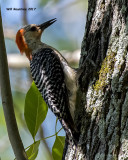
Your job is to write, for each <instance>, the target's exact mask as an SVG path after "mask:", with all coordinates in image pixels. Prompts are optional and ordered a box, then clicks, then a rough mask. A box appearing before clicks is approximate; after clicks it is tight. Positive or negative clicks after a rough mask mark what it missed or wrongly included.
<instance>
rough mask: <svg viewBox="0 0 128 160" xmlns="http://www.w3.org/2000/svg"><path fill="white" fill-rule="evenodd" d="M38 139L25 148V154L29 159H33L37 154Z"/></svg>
mask: <svg viewBox="0 0 128 160" xmlns="http://www.w3.org/2000/svg"><path fill="white" fill-rule="evenodd" d="M39 144H40V141H36V142H34V143H33V144H32V145H31V147H30V148H29V149H28V150H27V152H26V153H27V156H28V159H29V160H35V158H36V157H37V154H38V148H39Z"/></svg>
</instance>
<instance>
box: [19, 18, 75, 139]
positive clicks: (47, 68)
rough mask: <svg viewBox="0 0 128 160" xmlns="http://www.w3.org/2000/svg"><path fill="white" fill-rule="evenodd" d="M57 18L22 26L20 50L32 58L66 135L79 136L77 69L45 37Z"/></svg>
mask: <svg viewBox="0 0 128 160" xmlns="http://www.w3.org/2000/svg"><path fill="white" fill-rule="evenodd" d="M56 20H57V19H56V18H54V19H51V20H49V21H46V22H44V23H42V24H39V25H37V24H29V25H26V26H24V27H22V28H20V29H19V30H18V32H17V34H16V44H17V46H18V48H19V50H20V53H21V54H23V53H25V55H26V57H27V58H28V59H29V62H30V71H31V75H32V78H33V80H34V82H35V84H36V86H37V88H38V90H39V92H40V93H41V95H42V97H43V99H44V101H45V102H46V104H47V105H48V107H49V108H50V109H51V111H52V112H53V113H54V114H55V116H56V117H57V118H58V119H59V120H60V122H61V124H62V127H63V128H64V130H65V132H66V136H67V137H68V139H70V138H73V139H77V132H78V131H77V129H76V126H75V124H74V111H75V104H76V93H77V90H78V87H77V81H76V79H77V71H76V69H74V68H72V67H71V66H70V65H69V64H68V62H67V60H66V59H65V58H64V57H63V56H62V54H61V53H60V52H59V51H58V50H57V49H55V48H54V47H52V46H50V45H47V44H45V43H44V42H42V41H41V36H42V33H43V32H44V30H45V29H46V28H48V27H49V26H51V25H52V24H53V23H54V22H56ZM53 40H54V39H53Z"/></svg>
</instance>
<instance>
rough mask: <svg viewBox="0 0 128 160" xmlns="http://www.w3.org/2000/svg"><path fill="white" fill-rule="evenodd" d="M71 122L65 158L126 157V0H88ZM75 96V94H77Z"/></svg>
mask: <svg viewBox="0 0 128 160" xmlns="http://www.w3.org/2000/svg"><path fill="white" fill-rule="evenodd" d="M83 65H84V70H83V72H82V73H81V75H80V78H79V84H80V89H79V91H78V97H77V99H78V100H79V102H78V105H77V106H76V112H75V123H76V125H77V128H78V129H79V131H80V137H79V142H78V144H77V146H76V145H67V151H66V153H65V159H71V160H81V159H84V160H117V159H118V160H124V159H125V160H126V159H128V1H127V0H107V1H105V0H89V6H88V14H87V24H86V28H85V35H84V38H83V42H82V48H81V59H80V67H81V66H83ZM79 97H81V99H80V98H79Z"/></svg>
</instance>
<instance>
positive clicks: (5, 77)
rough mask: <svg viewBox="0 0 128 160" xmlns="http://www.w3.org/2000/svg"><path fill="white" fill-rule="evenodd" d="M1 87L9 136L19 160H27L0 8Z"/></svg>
mask: <svg viewBox="0 0 128 160" xmlns="http://www.w3.org/2000/svg"><path fill="white" fill-rule="evenodd" d="M0 86H1V96H2V104H3V110H4V115H5V121H6V125H7V131H8V136H9V139H10V142H11V145H12V148H13V151H14V154H15V156H16V159H17V160H27V156H26V153H25V150H24V147H23V144H22V141H21V138H20V135H19V131H18V127H17V123H16V118H15V113H14V108H13V100H12V93H11V87H10V80H9V72H8V64H7V56H6V49H5V42H4V36H3V27H2V17H1V8H0Z"/></svg>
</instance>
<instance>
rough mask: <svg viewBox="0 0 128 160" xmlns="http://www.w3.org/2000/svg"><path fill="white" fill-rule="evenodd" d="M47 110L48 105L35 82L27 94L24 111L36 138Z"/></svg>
mask: <svg viewBox="0 0 128 160" xmlns="http://www.w3.org/2000/svg"><path fill="white" fill-rule="evenodd" d="M47 111H48V107H47V105H46V103H45V101H44V100H43V98H42V96H41V94H40V92H39V91H38V89H37V87H36V85H35V83H34V82H33V83H32V85H31V87H30V89H29V91H28V93H27V95H26V99H25V111H24V116H25V121H26V123H27V126H28V129H29V131H30V133H31V135H32V137H33V139H35V136H36V133H37V131H38V129H39V127H40V125H41V123H42V122H43V121H44V120H45V118H46V115H47Z"/></svg>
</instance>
